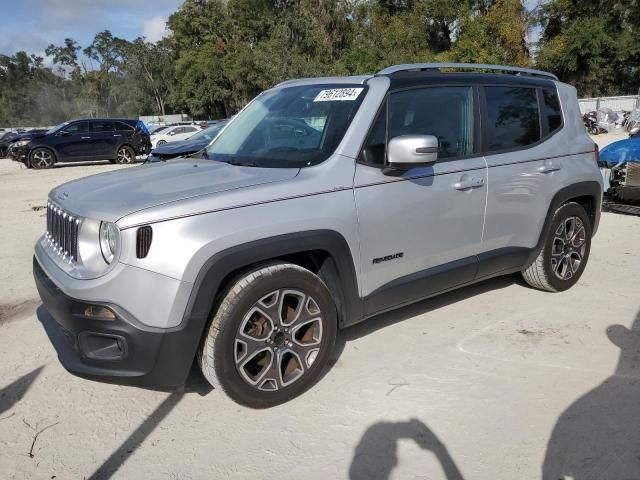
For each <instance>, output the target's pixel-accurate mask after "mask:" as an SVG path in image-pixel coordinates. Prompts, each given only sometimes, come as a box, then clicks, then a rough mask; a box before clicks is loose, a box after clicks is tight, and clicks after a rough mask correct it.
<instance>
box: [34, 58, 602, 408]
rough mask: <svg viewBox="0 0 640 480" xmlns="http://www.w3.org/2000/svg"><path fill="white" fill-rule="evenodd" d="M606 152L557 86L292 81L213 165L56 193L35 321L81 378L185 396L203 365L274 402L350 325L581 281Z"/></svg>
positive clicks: (381, 76)
mask: <svg viewBox="0 0 640 480" xmlns="http://www.w3.org/2000/svg"><path fill="white" fill-rule="evenodd" d="M442 67H448V68H447V69H446V70H447V71H446V72H445V71H443V70H442ZM476 68H480V69H482V70H483V71H484V72H486V71H494V72H498V73H491V74H489V73H477V72H473V71H469V70H473V69H476ZM451 69H455V70H457V71H456V72H452V71H451ZM595 154H596V150H595V146H594V143H593V141H592V140H591V139H590V138H589V136H588V135H587V134H586V132H585V128H584V125H583V124H582V121H581V118H580V114H579V109H578V102H577V98H576V91H575V89H574V88H573V87H571V86H569V85H565V84H563V83H561V82H559V81H557V79H556V78H555V77H554V76H553V75H551V74H549V73H545V72H539V71H533V70H526V69H520V68H515V67H500V66H490V65H464V64H463V65H457V64H417V65H398V66H394V67H390V68H387V69H385V70H382V71H381V72H378V73H377V74H376V75H368V76H357V77H344V78H314V79H303V80H292V81H287V82H284V83H282V84H280V85H277V86H276V87H274V88H272V89H270V90H267V91H265V92H263V93H262V94H260V95H259V96H258V97H256V98H255V99H254V100H253V101H252V102H251V103H249V105H247V106H246V107H245V108H244V109H243V110H242V111H241V112H240V113H239V114H238V115H237V116H236V117H235V118H234V119H233V120H232V121H231V122H230V123H229V124H228V125H227V126H226V128H225V129H224V130H223V132H222V133H221V134H220V135H219V136H218V137H217V138H216V140H215V141H213V142H212V143H211V144H210V145H209V146H208V147H207V149H206V150H205V151H204V152H203V154H202V155H203V157H202V158H187V159H184V160H178V161H175V162H167V163H160V164H152V165H145V166H141V167H135V168H131V169H127V171H126V172H125V171H117V172H109V173H104V174H100V175H95V176H92V177H88V178H84V179H81V180H77V181H73V182H70V183H67V184H64V185H62V186H60V187H58V188H55V189H54V190H53V191H52V192H51V193H50V196H49V203H48V210H47V212H48V217H47V232H46V233H45V235H44V236H43V237H42V238H41V239H40V240H39V241H38V242H37V244H36V246H35V260H34V274H35V279H36V282H37V285H38V289H39V292H40V295H41V297H42V300H43V303H44V305H45V307H46V310H45V309H41V311H40V313H41V315H40V317H41V320H42V322H43V323H44V325H45V327H46V329H47V331H48V333H49V335H50V338H51V341H52V342H53V344H54V346H55V348H56V349H57V351H58V355H59V357H60V360H61V361H62V363H63V364H64V366H65V367H66V368H67V369H68V370H69V371H71V372H73V373H75V374H78V375H81V376H85V377H89V378H93V379H101V380H108V381H115V382H120V383H128V384H137V385H145V386H154V387H158V386H163V387H167V386H177V385H181V384H182V383H183V382H184V381H185V379H186V377H187V374H188V372H189V369H190V367H191V366H192V364H193V362H194V361H196V362H197V363H198V364H199V365H200V367H201V369H202V372H203V373H204V376H205V377H206V378H207V380H208V381H209V382H211V384H212V385H214V386H215V387H220V388H221V389H223V390H224V391H225V392H227V393H228V394H229V395H230V396H231V397H232V398H233V399H234V400H235V401H237V402H239V403H241V404H244V405H248V406H251V407H258V408H260V407H269V406H272V405H275V404H278V403H281V402H284V401H287V400H289V399H291V398H293V397H295V396H297V395H299V394H301V393H302V392H303V391H305V390H306V389H308V388H309V387H310V386H311V385H312V384H313V383H314V382H315V381H317V380H318V378H319V377H320V375H321V373H322V370H323V368H324V367H325V366H326V365H327V363H328V360H329V359H330V357H331V355H332V353H333V348H334V341H335V338H336V332H337V331H338V329H341V328H344V327H347V326H349V325H353V324H355V323H357V322H359V321H361V320H364V319H366V318H368V317H371V316H374V315H376V314H378V313H380V312H384V311H387V310H390V309H394V308H397V307H400V306H403V305H406V304H409V303H411V302H415V301H418V300H421V299H424V298H427V297H430V296H433V295H436V294H439V293H442V292H445V291H448V290H451V289H454V288H458V287H461V286H464V285H469V284H471V283H474V282H478V281H481V280H483V279H487V278H490V277H494V276H497V275H503V274H510V273H514V272H522V273H523V275H524V278H525V280H526V281H527V282H528V283H529V284H530V285H532V286H534V287H536V288H540V289H543V290H548V291H562V290H565V289H567V288H569V287H571V286H572V285H574V284H575V283H576V282H577V281H578V279H579V278H580V276H581V275H582V273H583V271H584V269H585V266H586V263H587V260H588V258H589V249H590V246H591V238H592V236H593V235H594V233H595V231H596V229H597V227H598V221H599V218H600V205H601V198H602V178H601V175H600V172H599V169H598V166H597V164H596V155H595ZM47 312H48V313H47ZM425 368H428V367H425ZM346 388H348V387H346Z"/></svg>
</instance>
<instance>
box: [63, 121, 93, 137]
mask: <svg viewBox="0 0 640 480" xmlns="http://www.w3.org/2000/svg"><path fill="white" fill-rule="evenodd" d="M62 131H63V132H65V133H69V134H71V135H79V134H81V133H88V132H89V122H76V123H72V124H71V125H67V126H66V127H64V129H63V130H62Z"/></svg>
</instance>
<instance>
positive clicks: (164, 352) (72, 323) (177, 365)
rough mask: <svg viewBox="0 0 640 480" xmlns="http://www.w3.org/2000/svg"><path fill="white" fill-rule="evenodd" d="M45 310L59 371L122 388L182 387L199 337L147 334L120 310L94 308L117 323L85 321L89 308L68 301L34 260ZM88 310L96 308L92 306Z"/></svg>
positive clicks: (169, 332)
mask: <svg viewBox="0 0 640 480" xmlns="http://www.w3.org/2000/svg"><path fill="white" fill-rule="evenodd" d="M33 273H34V278H35V282H36V286H37V288H38V293H39V294H40V297H41V299H42V302H43V305H42V306H40V307H39V308H38V311H37V316H38V319H39V320H40V322H41V323H42V325H43V326H44V329H45V331H46V333H47V335H48V336H49V339H50V341H51V343H52V344H53V346H54V348H55V349H56V352H57V354H58V358H59V359H60V362H61V363H62V365H63V366H64V367H65V368H66V369H67V370H68V371H69V372H71V373H73V374H75V375H78V376H80V377H84V378H89V379H92V380H98V381H102V382H108V383H116V384H122V385H137V386H142V387H149V388H172V387H177V386H180V385H183V384H184V382H185V380H186V379H187V376H188V374H189V371H190V368H191V366H192V364H193V360H194V357H195V352H196V348H197V346H198V342H199V337H200V333H201V332H195V331H193V329H191V330H190V329H189V328H188V324H187V326H186V327H185V328H184V329H181V330H167V331H165V330H161V329H149V330H145V329H142V328H140V326H139V325H136V323H137V322H135V321H132V320H130V319H128V318H127V315H126V314H123V312H124V310H123V309H122V308H120V307H119V306H115V305H109V304H103V303H98V305H101V306H105V307H108V308H110V309H111V310H112V311H114V312H116V319H115V320H98V319H94V318H89V317H86V316H85V315H84V311H85V308H86V307H87V305H89V303H87V302H85V301H80V300H76V299H73V298H71V297H68V296H67V295H65V294H64V293H63V292H62V291H61V290H60V289H59V288H58V287H57V286H56V285H55V284H54V283H53V282H52V281H51V280H50V279H49V278H48V277H47V275H46V273H45V272H44V271H43V270H42V268H41V267H40V265H39V263H38V261H37V260H36V259H35V258H34V260H33ZM91 305H95V304H94V303H91Z"/></svg>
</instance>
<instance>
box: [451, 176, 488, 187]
mask: <svg viewBox="0 0 640 480" xmlns="http://www.w3.org/2000/svg"><path fill="white" fill-rule="evenodd" d="M482 186H484V178H473V177H469V175H463V176H462V177H460V181H458V182H456V183H454V184H453V188H455V189H456V190H470V189H472V188H479V187H482Z"/></svg>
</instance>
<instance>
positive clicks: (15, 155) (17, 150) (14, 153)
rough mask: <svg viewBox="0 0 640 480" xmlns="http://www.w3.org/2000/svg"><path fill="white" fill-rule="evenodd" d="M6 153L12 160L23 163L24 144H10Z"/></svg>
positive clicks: (24, 157) (25, 150) (25, 152)
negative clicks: (19, 145) (20, 145)
mask: <svg viewBox="0 0 640 480" xmlns="http://www.w3.org/2000/svg"><path fill="white" fill-rule="evenodd" d="M7 154H8V156H9V158H11V160H13V161H14V162H22V163H24V162H25V161H26V160H27V149H26V148H25V147H24V146H22V147H18V146H16V145H15V144H11V145H9V150H8V152H7Z"/></svg>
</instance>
